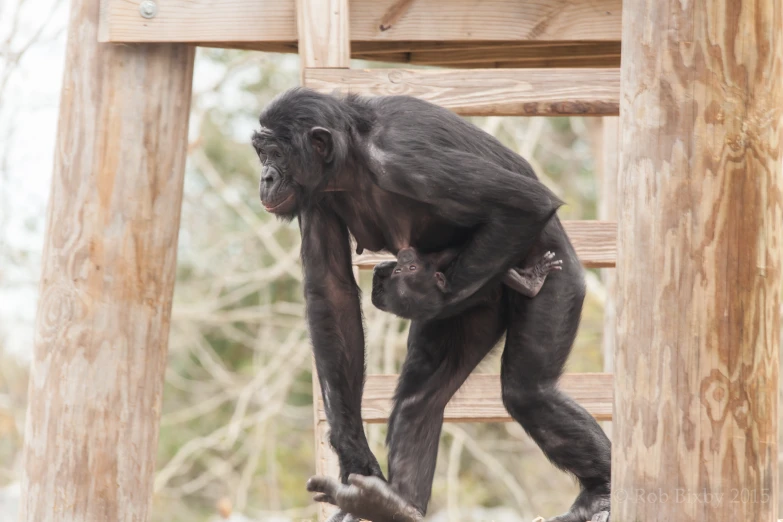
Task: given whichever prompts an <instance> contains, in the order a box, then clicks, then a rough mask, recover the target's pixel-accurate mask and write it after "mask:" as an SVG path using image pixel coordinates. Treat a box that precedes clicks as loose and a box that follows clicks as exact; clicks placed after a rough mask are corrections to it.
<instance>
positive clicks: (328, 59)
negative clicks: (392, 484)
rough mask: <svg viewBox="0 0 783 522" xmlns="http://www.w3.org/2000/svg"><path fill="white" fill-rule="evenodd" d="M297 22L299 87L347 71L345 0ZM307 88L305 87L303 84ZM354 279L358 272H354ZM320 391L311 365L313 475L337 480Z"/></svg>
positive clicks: (305, 1) (301, 5)
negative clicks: (318, 71) (315, 74)
mask: <svg viewBox="0 0 783 522" xmlns="http://www.w3.org/2000/svg"><path fill="white" fill-rule="evenodd" d="M296 13H297V15H296V18H297V26H298V31H299V60H300V67H301V78H302V83H305V74H304V71H305V70H306V69H310V68H348V67H350V65H351V35H350V30H349V25H348V22H349V18H348V0H297V2H296ZM305 86H306V84H305ZM354 277H356V278H357V283H358V270H357V269H354ZM320 396H321V387H320V386H319V383H318V377H317V373H316V369H315V364H313V413H314V419H315V429H314V432H315V472H316V473H317V474H319V475H327V476H332V477H336V476H338V475H339V474H340V465H339V461H338V459H337V455H336V454H335V452H334V451H333V450H332V447H331V445H330V444H329V425H328V424H327V423H326V422H325V421H319V420H318V417H319V416H318V397H320ZM334 512H335V508H334V507H333V506H331V505H330V504H326V503H321V504H319V505H318V519H319V520H322V521H323V520H326V519H327V518H328V517H329V516H330V515H331V514H332V513H334Z"/></svg>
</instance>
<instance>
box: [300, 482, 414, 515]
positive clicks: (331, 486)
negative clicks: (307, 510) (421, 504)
mask: <svg viewBox="0 0 783 522" xmlns="http://www.w3.org/2000/svg"><path fill="white" fill-rule="evenodd" d="M307 490H308V491H312V492H316V493H317V495H315V497H314V500H316V501H319V502H329V503H330V504H334V505H336V506H337V507H339V508H340V510H341V511H344V512H347V513H350V514H351V515H353V516H355V517H359V518H364V519H367V520H372V521H373V522H421V520H423V519H424V517H423V516H422V514H421V513H420V512H419V510H417V509H416V508H415V507H413V506H412V505H411V504H410V503H409V502H407V501H406V500H405V499H403V498H402V497H401V496H400V495H398V494H397V492H396V491H394V490H393V489H392V488H391V486H390V485H389V483H388V482H386V481H385V480H383V479H381V478H378V477H367V476H364V475H356V474H352V475H349V476H348V484H342V483H341V482H339V481H338V480H337V479H334V478H331V477H321V476H315V477H311V478H310V480H308V481H307Z"/></svg>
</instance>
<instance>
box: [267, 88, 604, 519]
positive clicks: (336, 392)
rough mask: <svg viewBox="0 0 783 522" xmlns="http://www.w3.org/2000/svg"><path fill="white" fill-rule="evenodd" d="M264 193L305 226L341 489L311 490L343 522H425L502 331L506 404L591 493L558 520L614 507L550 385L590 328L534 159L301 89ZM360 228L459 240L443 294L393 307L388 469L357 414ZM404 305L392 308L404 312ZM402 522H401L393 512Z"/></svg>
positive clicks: (272, 146) (278, 123)
mask: <svg viewBox="0 0 783 522" xmlns="http://www.w3.org/2000/svg"><path fill="white" fill-rule="evenodd" d="M260 124H261V127H262V128H261V129H260V130H259V131H258V132H257V133H256V134H255V135H254V137H253V144H254V146H255V147H256V150H257V151H258V152H259V155H260V157H261V158H262V161H263V162H264V165H263V170H262V176H261V177H262V182H261V188H260V192H261V199H262V202H263V203H264V205H265V206H266V207H267V209H269V210H270V211H272V212H274V213H276V214H277V215H278V216H280V217H281V218H284V219H292V218H293V217H298V218H299V225H300V229H301V232H302V252H301V254H302V262H303V265H304V274H305V285H304V291H305V297H306V301H307V316H308V321H309V326H310V333H311V337H312V341H313V349H314V352H315V359H316V367H317V370H318V378H319V380H320V383H321V389H322V391H323V396H324V403H325V406H326V413H327V417H328V420H329V424H330V426H331V437H330V440H331V443H332V445H333V446H334V448H335V450H336V452H337V454H338V456H339V459H340V465H341V480H342V483H343V484H342V485H341V484H336V483H333V482H330V480H329V479H326V478H317V479H313V480H311V482H310V483H309V484H308V487H309V488H310V489H311V490H313V491H316V492H318V493H319V495H318V496H317V499H318V500H321V501H328V502H333V503H336V504H337V505H339V506H341V507H343V508H346V509H348V510H350V511H351V512H352V514H350V515H349V514H347V513H346V512H345V511H341V512H340V513H338V515H336V516H335V517H334V518H333V520H334V521H337V520H340V521H348V520H355V518H354V517H359V516H361V517H364V518H368V519H371V520H374V521H384V520H417V519H418V518H420V517H419V515H421V514H423V513H425V512H426V509H427V503H428V501H429V497H430V491H431V485H432V477H433V473H434V469H435V460H436V456H437V447H438V438H439V435H440V428H441V423H442V419H443V409H444V407H445V405H446V403H447V402H448V400H449V399H450V398H451V396H452V394H453V393H454V392H455V391H456V390H457V389H458V388H459V386H460V385H461V384H462V383H463V382H464V380H465V379H466V378H467V377H468V375H469V374H470V373H471V371H472V370H473V369H474V368H475V367H476V365H477V364H478V363H479V362H480V361H481V359H482V358H483V357H484V356H485V355H486V354H487V353H488V352H489V350H490V349H491V348H492V347H493V346H494V345H495V344H496V343H497V342H498V340H499V339H500V338H501V337H502V335H503V333H504V332H505V333H506V334H507V335H506V346H505V349H504V352H503V360H502V362H503V370H502V388H503V401H504V404H505V405H506V407H507V409H508V411H509V412H510V414H511V415H512V416H513V417H514V418H515V419H516V420H517V421H518V422H520V424H521V425H522V426H523V427H524V428H525V430H527V432H528V433H529V434H530V435H531V437H532V438H533V439H534V440H535V441H536V442H537V443H538V444H539V446H541V448H542V450H543V451H544V452H545V453H546V455H547V457H548V458H549V459H550V460H551V461H552V462H553V463H554V464H555V465H556V466H558V467H560V468H561V469H564V470H566V471H568V472H570V473H572V474H573V475H575V476H576V477H577V479H578V480H579V481H580V483H581V484H582V487H583V491H582V493H581V494H580V496H579V498H578V499H577V503H576V504H575V505H574V507H573V509H572V511H571V512H570V513H569V514H567V515H566V516H567V517H569V518H564V519H561V520H568V521H572V520H573V521H577V520H586V519H588V518H587V517H590V516H592V515H593V514H596V513H597V512H599V511H600V512H603V511H606V510H608V504H607V500H608V492H609V477H610V471H609V464H610V444H609V440H608V439H607V438H606V436H605V435H604V434H603V432H602V431H601V429H600V427H599V426H598V424H597V423H596V422H595V420H594V419H593V418H592V417H591V416H590V415H589V414H588V413H587V412H586V411H585V410H584V409H583V408H581V407H580V406H578V405H577V404H575V403H574V402H573V401H571V400H570V399H569V398H568V397H566V396H564V395H563V394H562V393H560V392H559V391H558V390H557V380H558V378H559V377H560V374H561V372H562V370H563V367H564V364H565V361H566V358H567V357H568V355H569V353H570V350H571V346H572V344H573V340H574V336H575V335H576V330H577V327H578V325H579V319H580V315H581V308H582V301H583V299H584V281H583V274H582V268H581V266H580V264H579V261H578V260H577V257H576V254H575V252H574V249H573V247H572V246H571V244H570V242H569V241H568V238H567V236H566V234H565V232H564V230H563V228H562V226H561V224H560V222H559V220H558V219H557V217H556V216H555V212H556V211H557V209H558V207H559V206H560V205H561V202H560V201H559V200H558V198H557V197H555V196H554V194H553V193H552V192H551V191H549V190H548V189H547V188H546V187H545V186H544V185H542V184H541V183H540V182H539V181H538V180H537V179H536V176H535V174H534V173H533V171H532V169H531V168H530V165H529V164H528V163H527V161H525V160H524V159H523V158H521V157H520V156H518V155H517V154H515V153H514V152H512V151H511V150H509V149H507V148H506V147H504V146H503V145H501V144H500V143H499V142H498V141H497V140H496V139H495V138H493V137H492V136H490V135H488V134H486V133H484V132H483V131H481V130H480V129H478V128H477V127H475V126H473V125H471V124H470V123H468V122H466V121H465V120H463V119H461V118H459V117H457V116H455V115H454V114H453V113H451V112H449V111H447V110H445V109H443V108H440V107H437V106H434V105H432V104H429V103H427V102H424V101H421V100H417V99H414V98H410V97H404V96H389V97H378V98H374V99H364V98H360V97H356V96H348V97H345V98H337V97H333V96H327V95H322V94H317V93H315V92H312V91H309V90H306V89H294V90H291V91H288V92H286V93H284V94H282V95H281V96H279V97H278V98H276V99H275V100H274V101H273V102H271V103H270V105H269V106H268V107H267V108H266V109H265V110H264V112H263V114H262V115H261V118H260ZM349 234H350V235H353V237H354V238H355V239H356V241H357V244H358V246H359V248H360V249H363V248H366V249H369V250H372V251H381V250H385V251H389V252H391V253H393V254H395V255H396V254H397V253H398V252H399V251H400V250H403V249H406V248H409V247H412V248H415V249H416V251H417V252H421V253H422V255H429V254H432V253H437V252H444V251H448V250H449V249H457V250H458V252H459V254H458V255H457V256H456V258H455V259H454V260H453V262H451V263H450V264H449V267H448V269H447V270H446V272H445V279H446V281H448V283H447V285H446V288H445V290H444V291H443V292H442V295H439V296H438V299H434V300H433V299H424V300H421V301H417V300H415V299H412V300H407V301H406V302H405V305H404V309H401V308H403V306H402V305H399V304H398V303H399V302H400V301H399V300H394V299H392V300H391V301H389V300H386V301H385V302H384V303H383V306H384V307H385V308H386V309H388V310H389V311H390V312H393V313H396V314H398V315H405V316H407V317H412V318H413V321H412V323H411V331H410V337H409V340H408V356H407V359H406V361H405V364H404V366H403V370H402V375H401V376H400V380H399V383H398V387H397V391H396V394H395V406H394V409H393V413H392V415H391V418H390V420H389V435H388V443H389V479H388V483H387V482H384V481H362V480H356V479H355V478H354V480H352V481H351V484H348V478H349V475H351V474H356V475H374V476H376V477H379V478H381V479H382V478H383V476H382V474H381V471H380V467H379V466H378V462H377V460H376V459H375V457H374V456H373V454H372V453H371V452H370V450H369V448H368V446H367V441H366V439H365V436H364V431H363V429H362V423H361V415H360V413H361V397H362V387H363V381H364V331H363V327H362V316H361V311H360V306H359V289H358V287H357V286H356V283H355V281H354V279H353V275H352V272H351V252H350V246H349ZM548 251H552V252H554V253H555V254H556V255H557V256H558V257H559V258H560V259H561V260H562V261H563V263H564V264H563V266H562V270H560V271H559V272H557V273H553V274H551V275H550V276H549V279H548V280H547V282H546V284H545V285H543V287H541V288H540V291H539V292H538V295H537V296H536V297H535V298H532V299H531V298H529V297H525V296H523V295H520V294H519V293H517V292H514V291H511V290H510V289H508V288H507V287H505V286H503V285H502V283H501V281H502V280H503V277H504V274H506V273H507V271H508V270H509V269H513V268H524V267H526V266H528V265H529V264H530V260H534V259H537V258H540V257H541V256H542V255H544V253H545V252H548ZM395 303H397V304H395ZM395 517H397V518H395Z"/></svg>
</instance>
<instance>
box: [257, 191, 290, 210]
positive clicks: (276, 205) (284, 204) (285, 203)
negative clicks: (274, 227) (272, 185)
mask: <svg viewBox="0 0 783 522" xmlns="http://www.w3.org/2000/svg"><path fill="white" fill-rule="evenodd" d="M294 195H295V194H294V193H293V192H292V193H291V194H289V195H288V197H287V198H285V199H283V200H282V201H280V202H277V201H273V202H271V203H264V208H265V209H266V211H267V212H272V213H277V212H281V211H284V210H286V209H287V208H288V207H289V206H290V203H291V202H292V201H293V199H294Z"/></svg>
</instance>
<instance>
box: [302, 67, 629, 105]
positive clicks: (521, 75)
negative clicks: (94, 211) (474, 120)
mask: <svg viewBox="0 0 783 522" xmlns="http://www.w3.org/2000/svg"><path fill="white" fill-rule="evenodd" d="M304 82H305V85H306V86H308V87H310V88H312V89H315V90H318V91H321V92H326V93H331V92H334V91H335V90H339V91H342V92H353V93H356V94H361V95H367V96H377V95H395V94H407V95H410V96H416V97H418V98H421V99H423V100H427V101H429V102H432V103H435V104H438V105H441V106H443V107H446V108H448V109H451V110H453V111H454V112H456V113H457V114H461V115H463V116H566V115H583V116H615V115H617V114H619V111H620V70H619V69H364V70H361V69H306V70H305V71H304Z"/></svg>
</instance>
